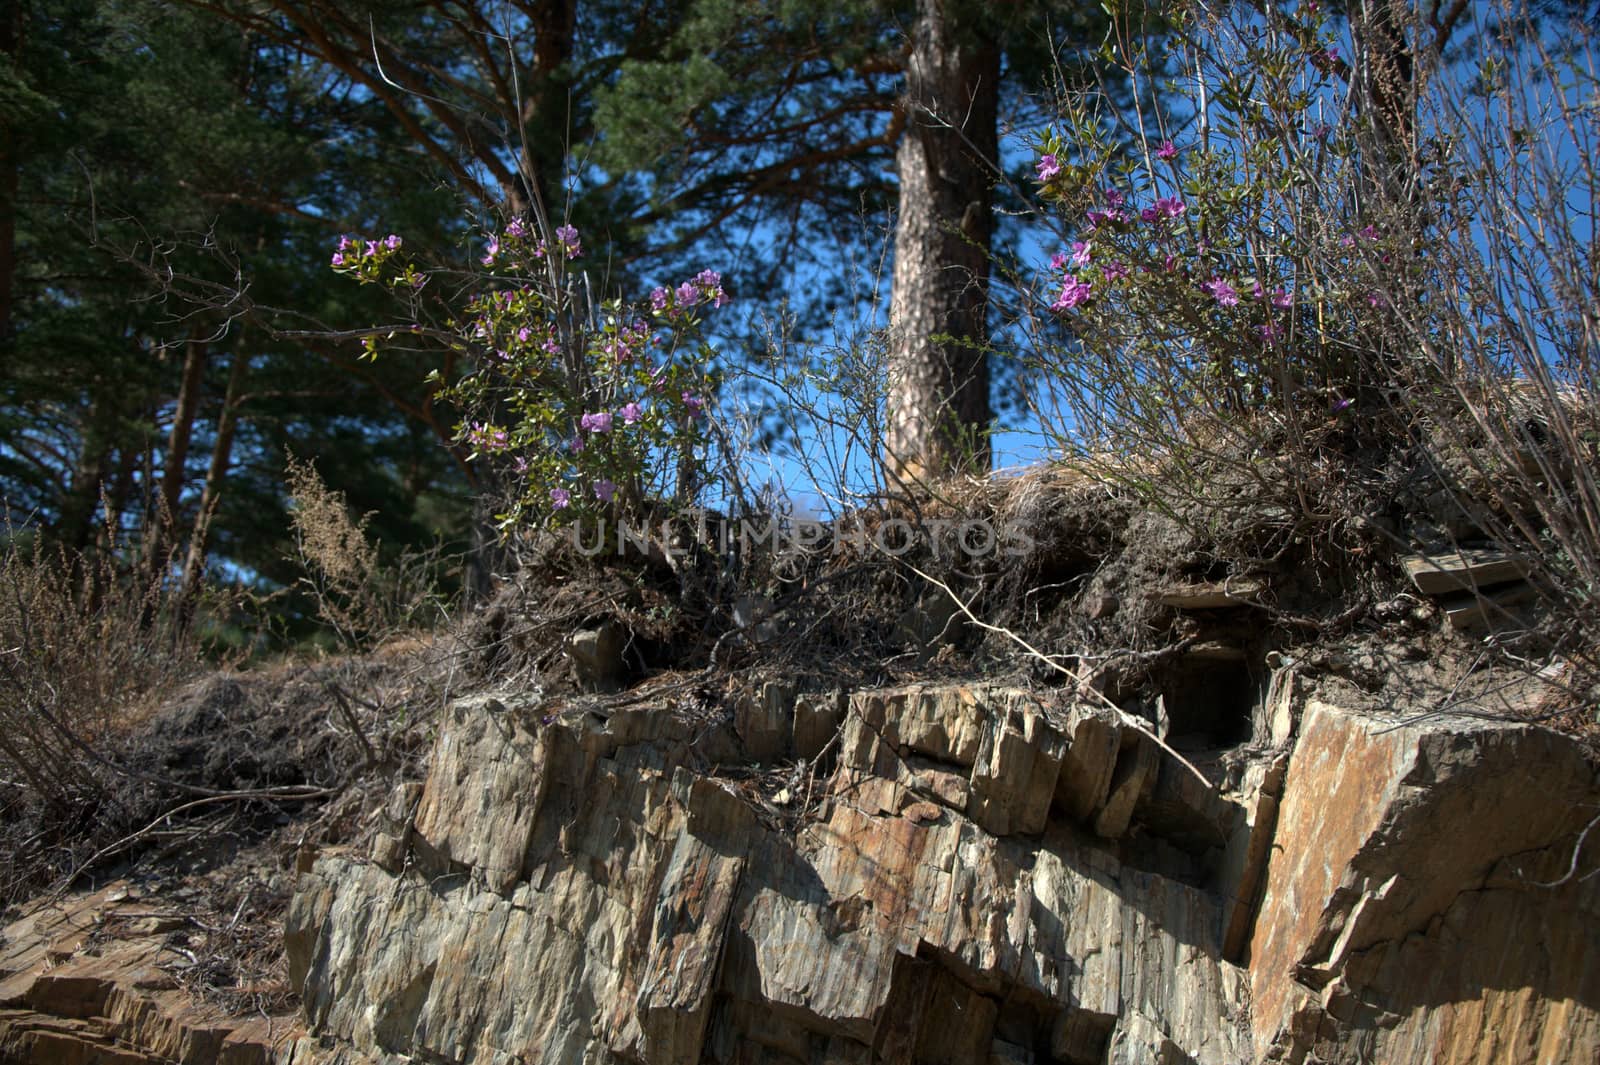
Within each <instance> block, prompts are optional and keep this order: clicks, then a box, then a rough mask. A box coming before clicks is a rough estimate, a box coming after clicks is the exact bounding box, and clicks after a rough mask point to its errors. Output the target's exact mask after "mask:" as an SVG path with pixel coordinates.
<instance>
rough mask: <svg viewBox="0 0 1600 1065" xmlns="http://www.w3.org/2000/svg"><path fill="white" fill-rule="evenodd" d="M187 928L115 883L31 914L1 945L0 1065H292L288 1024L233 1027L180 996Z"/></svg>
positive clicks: (229, 1018)
mask: <svg viewBox="0 0 1600 1065" xmlns="http://www.w3.org/2000/svg"><path fill="white" fill-rule="evenodd" d="M186 928H192V925H191V922H190V919H189V918H187V917H185V916H183V914H182V911H181V908H180V909H174V908H173V907H172V906H170V905H168V904H167V903H165V902H163V901H162V900H160V899H147V898H143V897H141V896H140V895H139V893H138V892H137V891H135V890H130V888H129V886H128V885H127V884H125V883H123V882H120V881H119V882H117V883H114V884H111V885H109V886H107V887H105V888H103V889H101V890H99V891H96V892H92V893H90V894H87V895H79V896H77V897H74V898H71V899H69V900H66V901H64V902H60V903H57V902H52V901H49V900H46V901H45V902H43V903H40V904H35V905H34V906H33V907H32V908H31V909H30V912H28V913H26V914H25V915H24V916H23V917H22V918H21V919H19V920H17V921H14V922H13V923H12V924H10V925H9V926H7V927H6V928H5V929H4V931H3V933H0V1062H6V1063H11V1062H19V1063H20V1062H27V1063H38V1065H74V1063H83V1065H90V1063H94V1065H144V1063H146V1062H181V1063H185V1065H188V1063H207V1065H209V1063H213V1062H214V1063H218V1065H267V1063H269V1062H281V1063H283V1065H289V1063H290V1062H291V1061H294V1060H295V1059H294V1056H293V1055H294V1050H293V1048H294V1046H295V1044H296V1041H297V1038H298V1037H299V1035H300V1034H301V1032H302V1031H303V1029H302V1028H301V1026H300V1024H299V1023H298V1017H297V1016H296V1015H295V1014H293V1013H287V1014H280V1015H276V1016H270V1015H261V1014H256V1015H252V1016H243V1017H241V1016H237V1015H230V1013H228V1012H227V1011H225V1010H223V1009H221V1008H219V1007H218V1006H213V1005H207V1004H205V1003H203V1002H199V1001H197V1000H196V999H195V997H194V996H193V995H191V994H190V993H189V992H187V991H186V990H184V989H183V988H182V987H180V986H179V983H178V981H177V980H176V979H175V978H174V976H173V972H172V971H173V969H174V968H176V967H177V965H181V964H182V963H183V962H184V960H185V958H184V953H183V951H182V949H181V946H179V945H178V944H180V943H181V940H182V933H183V931H184V930H185V929H186Z"/></svg>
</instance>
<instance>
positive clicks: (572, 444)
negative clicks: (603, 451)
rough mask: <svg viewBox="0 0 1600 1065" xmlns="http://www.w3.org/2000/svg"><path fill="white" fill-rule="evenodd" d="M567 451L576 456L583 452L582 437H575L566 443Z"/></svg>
mask: <svg viewBox="0 0 1600 1065" xmlns="http://www.w3.org/2000/svg"><path fill="white" fill-rule="evenodd" d="M567 450H568V451H570V452H572V453H573V454H574V455H576V454H577V453H578V452H580V451H582V450H583V437H581V436H575V437H573V438H572V439H571V440H568V441H567Z"/></svg>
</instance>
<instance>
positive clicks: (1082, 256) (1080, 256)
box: [1072, 240, 1094, 267]
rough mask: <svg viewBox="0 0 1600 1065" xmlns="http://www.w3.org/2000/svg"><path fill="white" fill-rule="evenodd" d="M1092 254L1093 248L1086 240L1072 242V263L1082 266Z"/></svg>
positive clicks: (1087, 263)
mask: <svg viewBox="0 0 1600 1065" xmlns="http://www.w3.org/2000/svg"><path fill="white" fill-rule="evenodd" d="M1093 254H1094V249H1093V248H1092V247H1091V246H1090V244H1089V242H1088V241H1086V240H1075V241H1073V242H1072V265H1073V266H1077V267H1084V266H1088V265H1089V257H1090V256H1091V255H1093Z"/></svg>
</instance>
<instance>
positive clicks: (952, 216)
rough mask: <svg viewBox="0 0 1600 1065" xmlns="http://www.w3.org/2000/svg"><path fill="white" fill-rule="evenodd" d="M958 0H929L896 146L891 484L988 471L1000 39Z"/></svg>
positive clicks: (917, 31) (916, 29)
mask: <svg viewBox="0 0 1600 1065" xmlns="http://www.w3.org/2000/svg"><path fill="white" fill-rule="evenodd" d="M952 6H953V5H952V4H951V3H950V2H949V0H918V3H917V16H916V21H915V23H914V25H913V29H912V39H911V51H910V57H909V60H908V63H907V70H906V88H905V97H904V106H905V111H906V130H905V133H904V135H903V136H902V137H901V139H900V143H899V146H898V148H897V149H896V156H895V162H896V168H897V170H898V171H899V178H900V188H899V214H898V216H897V218H896V222H895V239H894V283H893V286H892V289H891V292H890V303H889V398H888V427H887V437H886V440H885V451H886V454H885V456H884V470H885V473H886V475H887V480H888V483H889V486H890V487H891V488H892V489H901V490H903V489H905V488H907V487H909V486H911V485H914V484H915V483H917V482H918V481H922V480H925V479H937V478H940V477H945V476H949V475H951V474H956V473H961V472H974V473H978V472H987V471H988V469H989V461H990V454H989V442H988V437H987V430H988V426H989V421H990V419H991V417H992V412H991V410H990V407H989V362H988V355H987V353H986V349H987V345H988V340H989V337H988V310H989V292H988V289H989V249H990V241H991V238H992V236H993V231H994V204H993V200H994V191H993V179H992V176H991V175H992V167H993V165H994V160H995V159H996V158H997V156H998V155H999V135H998V104H999V101H998V97H999V84H1000V51H999V48H998V47H996V45H995V44H994V42H993V41H991V40H988V39H986V38H985V37H984V36H983V35H982V34H981V33H979V32H976V31H974V30H972V29H970V28H968V27H964V26H962V25H960V24H959V22H958V21H957V19H956V18H955V17H954V15H953V12H952V10H951V8H952Z"/></svg>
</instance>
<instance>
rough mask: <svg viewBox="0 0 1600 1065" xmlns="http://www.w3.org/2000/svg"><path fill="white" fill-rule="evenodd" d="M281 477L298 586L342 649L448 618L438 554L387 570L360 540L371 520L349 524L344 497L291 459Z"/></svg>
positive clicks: (404, 559) (373, 545)
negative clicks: (288, 507)
mask: <svg viewBox="0 0 1600 1065" xmlns="http://www.w3.org/2000/svg"><path fill="white" fill-rule="evenodd" d="M285 477H286V479H287V482H288V486H289V494H290V496H291V497H292V498H293V500H294V507H293V509H292V510H291V511H290V515H289V516H290V519H291V521H292V522H293V524H294V537H295V547H296V550H297V552H298V559H299V562H300V566H301V568H302V569H303V570H304V574H305V575H304V576H303V577H301V578H300V583H301V584H302V586H304V587H305V588H306V589H307V590H308V591H309V592H310V594H311V596H312V599H313V600H314V601H315V603H316V607H317V616H318V617H319V618H321V620H322V622H323V623H324V624H325V625H327V626H328V628H329V629H331V630H332V631H333V633H334V635H335V637H336V638H337V639H338V641H339V644H340V645H341V646H342V647H344V648H346V649H347V650H357V649H366V648H370V647H374V646H376V645H377V644H379V643H381V642H383V641H384V640H386V639H390V638H392V637H394V636H397V635H400V634H402V633H405V632H408V631H411V630H415V629H419V628H430V627H432V626H434V625H436V624H438V623H439V622H440V621H442V620H444V618H445V617H446V616H447V613H448V611H447V604H446V602H445V599H444V597H443V596H442V594H441V593H440V591H439V585H440V580H439V578H440V574H441V572H442V569H443V567H444V565H445V564H446V562H447V561H448V560H447V559H446V557H445V556H444V554H443V553H442V552H441V551H440V550H439V549H438V548H434V549H432V550H428V551H422V552H408V553H406V554H404V555H402V556H401V557H400V558H399V559H397V560H396V561H395V562H394V563H392V564H387V563H385V562H384V560H383V558H382V554H381V552H380V550H379V548H380V545H379V543H378V542H377V541H375V540H371V539H369V538H368V535H367V524H368V522H369V521H370V520H371V515H363V516H362V517H361V518H359V519H357V518H355V517H353V516H352V514H351V511H350V507H349V504H348V502H347V501H346V499H345V495H344V493H343V492H339V491H335V490H334V489H332V488H329V487H328V485H327V484H326V483H325V482H324V481H323V480H322V478H321V476H319V475H318V473H317V470H316V467H315V465H313V464H312V463H310V462H304V461H301V460H300V459H297V458H295V457H294V456H293V455H291V456H289V460H288V464H287V467H286V471H285Z"/></svg>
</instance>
